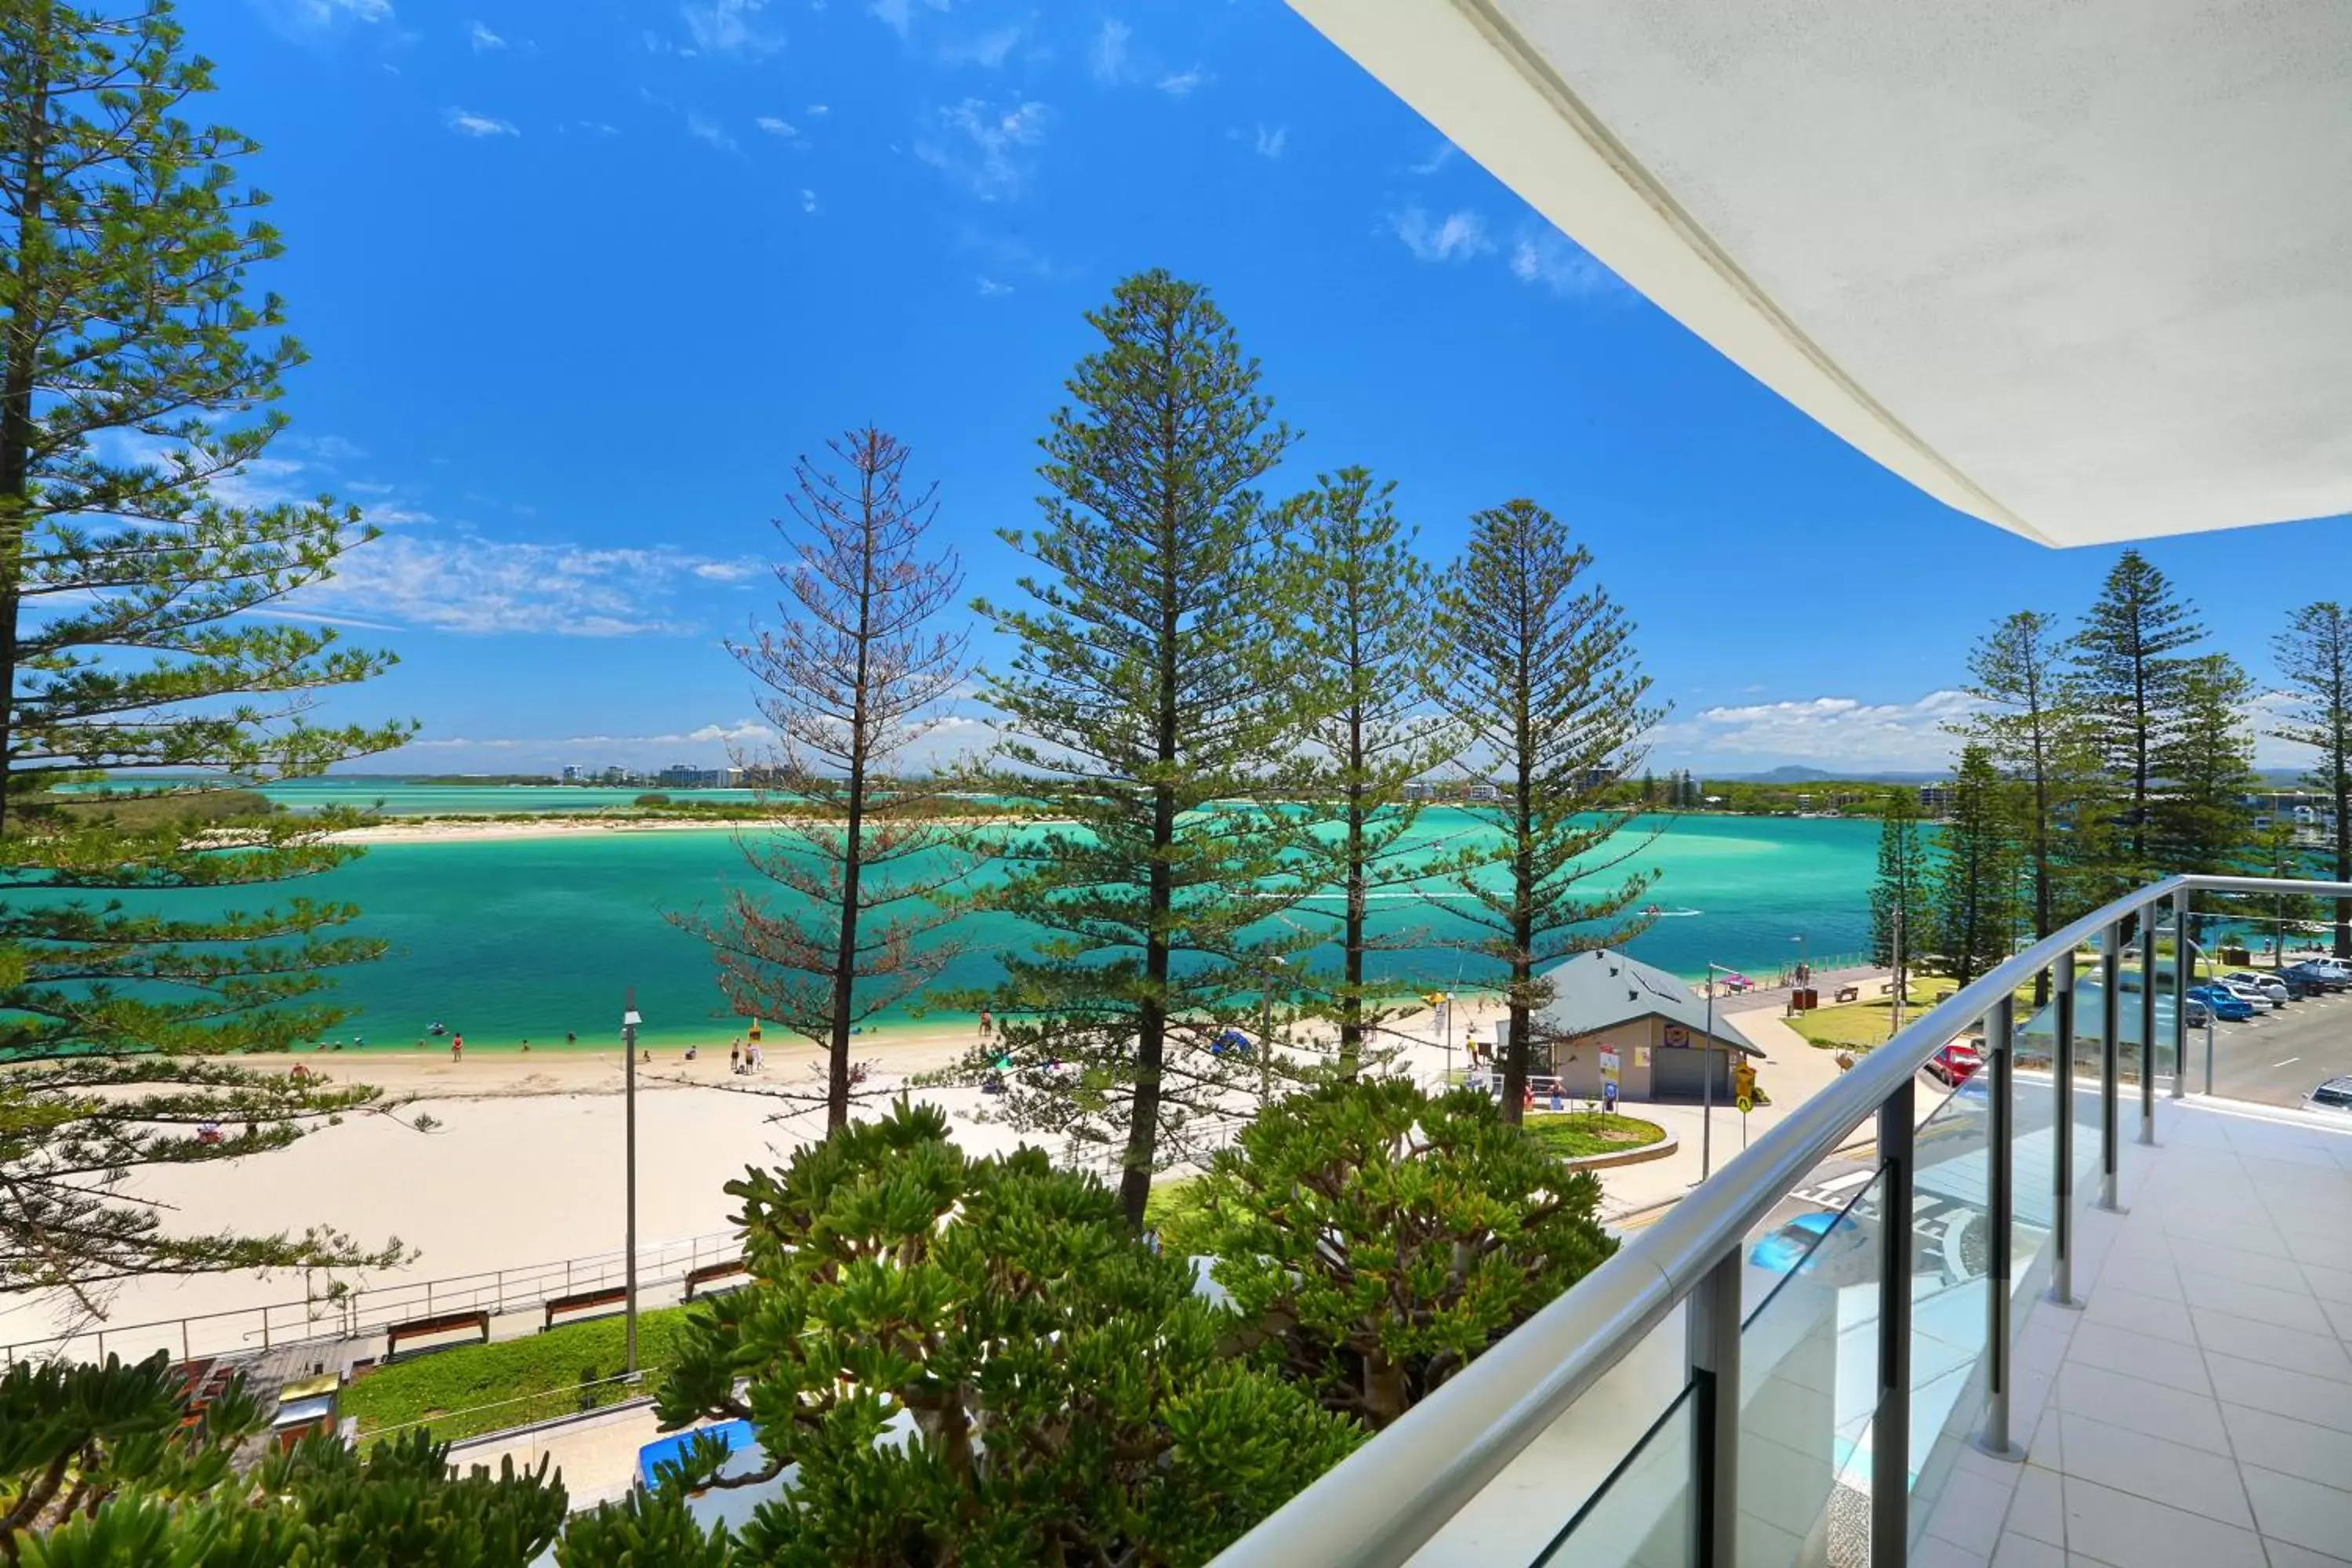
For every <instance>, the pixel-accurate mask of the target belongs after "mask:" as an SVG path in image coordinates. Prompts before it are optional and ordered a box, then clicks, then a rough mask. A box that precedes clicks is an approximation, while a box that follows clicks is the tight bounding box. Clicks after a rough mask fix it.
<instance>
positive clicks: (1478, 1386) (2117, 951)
mask: <svg viewBox="0 0 2352 1568" xmlns="http://www.w3.org/2000/svg"><path fill="white" fill-rule="evenodd" d="M2203 892H2210V893H2266V894H2305V895H2315V896H2318V897H2323V898H2330V899H2340V898H2352V885H2347V884H2338V883H2324V882H2285V881H2275V880H2269V879H2254V878H2241V877H2202V876H2189V877H2175V878H2172V879H2168V880H2166V881H2163V882H2159V883H2157V884H2155V885H2153V886H2151V887H2148V888H2145V889H2140V890H2139V891H2137V892H2135V893H2132V894H2130V895H2128V896H2126V897H2125V898H2122V899H2119V900H2116V901H2115V902H2114V903H2112V904H2109V905H2107V906H2106V907H2105V908H2104V909H2102V910H2097V911H2096V912H2095V913H2093V914H2090V915H2087V916H2085V917H2084V918H2083V919H2082V920H2079V921H2075V922H2074V924H2072V925H2070V926H2068V927H2067V928H2066V929H2064V930H2063V931H2058V932H2056V933H2054V934H2053V935H2052V936H2051V937H2049V938H2048V939H2046V940H2044V941H2042V942H2037V943H2035V944H2034V945H2033V946H2032V947H2031V948H2029V949H2028V950H2026V951H2025V952H2021V953H2020V954H2018V955H2017V956H2016V957H2014V958H2011V960H2009V961H2008V962H2007V963H2003V964H2001V965H2000V967H1999V968H1997V969H1995V970H1994V971H1992V972H1991V973H1989V974H1986V975H1985V976H1983V977H1982V978H1980V979H1979V980H1977V981H1975V982H1973V983H1972V984H1969V985H1967V986H1965V987H1963V988H1962V989H1961V990H1960V991H1959V992H1958V994H1955V995H1954V996H1953V997H1952V998H1951V999H1950V1000H1949V1001H1948V1002H1945V1003H1943V1004H1941V1005H1938V1006H1937V1007H1935V1008H1934V1009H1933V1010H1932V1011H1929V1012H1928V1013H1927V1014H1926V1015H1925V1016H1922V1017H1920V1018H1919V1019H1918V1020H1917V1021H1916V1022H1915V1023H1914V1024H1912V1025H1911V1026H1909V1027H1907V1028H1906V1029H1904V1030H1903V1031H1902V1032H1901V1033H1900V1034H1898V1035H1897V1036H1895V1038H1894V1039H1893V1040H1891V1041H1890V1042H1888V1043H1887V1044H1886V1045H1885V1046H1882V1047H1879V1048H1878V1049H1876V1050H1874V1051H1873V1052H1871V1053H1870V1054H1869V1055H1868V1056H1866V1057H1864V1058H1863V1059H1862V1060H1861V1062H1860V1063H1859V1064H1857V1065H1856V1066H1855V1067H1854V1068H1853V1070H1852V1071H1851V1072H1849V1073H1847V1074H1845V1075H1844V1076H1843V1077H1842V1078H1841V1079H1838V1080H1837V1081H1836V1082H1834V1083H1832V1084H1831V1085H1830V1086H1829V1087H1828V1088H1827V1089H1824V1090H1823V1091H1822V1092H1821V1093H1820V1094H1818V1095H1816V1096H1815V1097H1814V1098H1813V1099H1812V1100H1809V1101H1807V1102H1806V1103H1805V1104H1804V1105H1802V1106H1801V1107H1799V1108H1798V1109H1797V1110H1794V1111H1793V1112H1792V1113H1791V1114H1790V1116H1789V1117H1788V1118H1787V1119H1786V1120H1785V1121H1782V1122H1780V1125H1778V1126H1777V1127H1775V1128H1774V1129H1772V1131H1769V1132H1768V1133H1766V1134H1765V1135H1763V1136H1762V1137H1760V1138H1759V1139H1758V1140H1757V1142H1756V1143H1755V1144H1754V1146H1753V1147H1751V1148H1749V1149H1748V1151H1747V1152H1745V1153H1743V1154H1741V1155H1739V1156H1738V1158H1737V1159H1735V1160H1734V1161H1732V1163H1729V1164H1728V1165H1727V1166H1726V1167H1725V1168H1724V1169H1723V1170H1722V1171H1721V1172H1720V1173H1717V1175H1716V1176H1715V1177H1714V1179H1713V1180H1711V1181H1708V1182H1706V1183H1703V1184H1700V1185H1699V1186H1697V1187H1696V1188H1695V1189H1693V1191H1692V1192H1691V1194H1690V1195H1689V1196H1688V1197H1686V1198H1685V1199H1683V1200H1682V1201H1681V1202H1680V1203H1679V1204H1677V1205H1675V1207H1674V1208H1673V1209H1671V1210H1670V1211H1668V1212H1667V1213H1666V1215H1664V1217H1663V1218H1661V1219H1660V1220H1659V1221H1658V1222H1657V1223H1656V1224H1655V1225H1654V1226H1651V1227H1650V1228H1649V1229H1647V1230H1645V1231H1643V1232H1641V1233H1640V1234H1638V1235H1637V1236H1635V1237H1633V1238H1632V1239H1631V1240H1630V1241H1629V1242H1628V1243H1627V1245H1626V1246H1625V1247H1623V1248H1622V1250H1621V1251H1620V1252H1619V1253H1618V1254H1617V1255H1616V1256H1615V1257H1614V1258H1611V1259H1610V1260H1609V1262H1608V1263H1606V1264H1605V1265H1603V1266H1602V1267H1601V1268H1599V1269H1597V1270H1595V1271H1594V1272H1593V1273H1592V1274H1591V1276H1589V1277H1588V1278H1587V1279H1584V1280H1583V1281H1582V1282H1581V1283H1580V1284H1579V1285H1578V1286H1577V1287H1576V1288H1575V1289H1572V1290H1570V1291H1569V1292H1568V1293H1567V1294H1566V1295H1564V1296H1562V1297H1560V1298H1559V1300H1556V1301H1554V1302H1552V1303H1551V1304H1550V1305H1549V1306H1548V1307H1546V1308H1545V1309H1544V1310H1542V1311H1541V1312H1538V1314H1537V1315H1536V1316H1535V1317H1534V1318H1532V1319H1530V1320H1529V1321H1528V1322H1527V1323H1526V1324H1525V1325H1523V1326H1522V1327H1521V1328H1520V1329H1519V1330H1518V1331H1516V1332H1515V1333H1513V1334H1511V1335H1510V1336H1509V1337H1508V1338H1507V1339H1506V1340H1504V1341H1503V1342H1501V1343H1499V1344H1497V1345H1496V1346H1495V1347H1494V1348H1493V1349H1492V1350H1490V1351H1489V1352H1487V1353H1486V1355H1485V1356H1483V1357H1482V1358H1480V1359H1479V1360H1478V1361H1477V1362H1475V1363H1473V1364H1472V1365H1471V1366H1470V1367H1468V1368H1467V1369H1465V1371H1464V1372H1463V1373H1461V1374H1460V1375H1458V1376H1456V1377H1455V1378H1454V1379H1453V1380H1452V1381H1451V1382H1449V1383H1447V1384H1445V1385H1444V1387H1443V1388H1441V1389H1439V1390H1438V1391H1437V1392H1436V1393H1435V1394H1433V1395H1432V1396H1431V1397H1430V1398H1429V1399H1427V1400H1425V1401H1424V1402H1423V1404H1421V1405H1419V1406H1417V1407H1416V1408H1414V1409H1413V1410H1412V1411H1411V1412H1410V1413H1409V1414H1408V1415H1406V1416H1405V1417H1404V1418H1403V1419H1402V1421H1400V1422H1399V1423H1397V1425H1396V1426H1393V1427H1391V1428H1390V1429H1389V1430H1388V1431H1387V1432H1385V1433H1383V1434H1382V1435H1381V1436H1379V1437H1378V1438H1376V1439H1374V1440H1373V1441H1371V1442H1370V1443H1367V1444H1366V1445H1365V1446H1364V1447H1362V1448H1360V1450H1358V1451H1357V1453H1355V1454H1354V1455H1353V1456H1351V1457H1350V1458H1349V1459H1348V1460H1346V1461H1345V1462H1344V1463H1342V1464H1340V1465H1339V1466H1338V1467H1337V1468H1334V1469H1332V1470H1331V1471H1330V1472H1329V1473H1328V1474H1327V1475H1325V1476H1324V1477H1322V1478H1321V1479H1319V1480H1318V1481H1317V1482H1315V1484H1314V1485H1312V1486H1310V1487H1308V1488H1307V1489H1306V1490H1305V1491H1303V1492H1301V1493H1300V1494H1299V1495H1298V1496H1297V1497H1296V1498H1294V1499H1292V1500H1291V1501H1290V1502H1289V1503H1288V1504H1286V1506H1285V1507H1284V1508H1282V1509H1281V1510H1279V1511H1278V1512H1276V1514H1274V1515H1273V1516H1272V1517H1271V1518H1269V1519H1268V1520H1266V1521H1265V1522H1264V1523H1263V1524H1261V1525H1260V1526H1259V1527H1258V1528H1257V1529H1255V1531H1251V1532H1250V1533H1249V1534H1248V1535H1247V1536H1245V1537H1244V1538H1243V1539H1242V1540H1241V1541H1239V1542H1236V1543H1235V1544H1234V1546H1233V1547H1232V1548H1230V1549H1229V1550H1228V1551H1227V1552H1225V1553H1224V1554H1223V1556H1221V1557H1220V1558H1219V1559H1218V1560H1217V1561H1218V1563H1220V1564H1223V1565H1226V1568H1295V1565H1297V1564H1301V1563H1333V1564H1339V1563H1345V1564H1350V1565H1371V1568H1386V1565H1390V1564H1397V1563H1405V1562H1407V1561H1409V1560H1413V1559H1415V1558H1416V1555H1417V1554H1421V1555H1420V1559H1419V1560H1420V1561H1421V1562H1423V1563H1452V1562H1463V1563H1472V1562H1475V1563H1497V1564H1499V1563H1547V1562H1555V1561H1557V1562H1560V1563H1577V1564H1587V1563H1590V1564H1595V1565H1598V1564H1606V1563H1641V1564H1645V1565H1648V1564H1655V1565H1660V1568H1664V1565H1666V1564H1685V1563H1698V1564H1705V1565H1707V1568H1732V1565H1735V1564H1742V1565H1745V1568H1758V1565H1760V1564H1773V1565H1778V1564H1785V1563H1873V1564H1875V1565H1877V1568H1889V1565H1894V1564H1900V1563H1905V1562H1906V1561H1907V1560H1908V1556H1909V1553H1910V1551H1911V1550H1912V1546H1913V1543H1914V1542H1916V1541H1917V1540H1918V1539H1919V1538H1920V1536H1921V1534H1922V1532H1923V1531H1924V1528H1925V1522H1926V1521H1927V1517H1928V1515H1929V1513H1930V1512H1931V1511H1932V1510H1934V1508H1935V1507H1936V1506H1937V1502H1938V1501H1939V1500H1941V1498H1942V1496H1943V1493H1944V1491H1945V1489H1946V1484H1947V1482H1948V1480H1949V1479H1951V1477H1952V1476H1953V1475H1954V1473H1955V1461H1956V1460H1957V1459H1958V1456H1959V1454H1960V1453H1961V1452H1962V1451H1964V1450H1965V1449H1966V1448H1968V1447H1971V1446H1973V1447H1976V1448H1978V1449H1979V1450H1982V1451H1985V1452H1988V1453H1990V1454H1994V1455H1997V1456H2001V1457H2005V1458H2017V1457H2020V1440H2021V1439H2022V1438H2023V1437H2025V1436H2028V1434H2026V1433H2022V1432H2013V1431H2012V1430H2011V1393H2012V1384H2013V1381H2014V1364H2013V1363H2014V1357H2015V1354H2016V1348H2017V1340H2018V1335H2017V1331H2016V1326H2015V1323H2014V1321H2013V1312H2014V1310H2015V1309H2016V1307H2017V1306H2018V1305H2019V1304H2020V1303H2021V1301H2025V1300H2028V1299H2029V1298H2030V1296H2031V1295H2032V1293H2033V1292H2035V1291H2040V1292H2042V1295H2043V1297H2044V1298H2045V1299H2046V1300H2048V1301H2049V1302H2051V1303H2052V1304H2053V1306H2055V1307H2058V1308H2061V1309H2064V1308H2070V1307H2073V1306H2074V1305H2076V1303H2075V1301H2074V1277H2073V1265H2074V1251H2075V1239H2074V1235H2075V1230H2076V1223H2075V1222H2076V1215H2077V1210H2078V1206H2087V1205H2098V1206H2100V1207H2104V1208H2107V1209H2114V1208H2115V1206H2116V1196H2117V1186H2116V1182H2117V1171H2118V1168H2119V1164H2120V1158H2121V1152H2122V1149H2123V1147H2124V1143H2125V1140H2126V1138H2132V1139H2136V1140H2137V1141H2138V1142H2153V1141H2154V1138H2155V1129H2156V1118H2157V1100H2158V1096H2159V1093H2162V1094H2166V1095H2169V1096H2171V1097H2176V1098H2177V1097H2179V1095H2181V1093H2182V1092H2183V1084H2182V1079H2183V1078H2184V1076H2185V1075H2184V1074H2183V1073H2182V1071H2181V1070H2180V1068H2181V1065H2182V1063H2183V1062H2184V1059H2186V1060H2188V1061H2189V1062H2190V1064H2191V1070H2192V1071H2195V1070H2198V1069H2199V1068H2201V1066H2202V1063H2201V1061H2200V1060H2199V1059H2198V1058H2201V1056H2202V1054H2203V1053H2202V1052H2201V1051H2200V1052H2199V1053H2198V1057H2197V1058H2192V1057H2188V1056H2187V1055H2186V1049H2185V1048H2186V1047H2187V1046H2188V1044H2189V1042H2188V1039H2187V1030H2186V1027H2185V1025H2186V1019H2187V1009H2186V1007H2185V1005H2184V994H2185V991H2186V989H2187V987H2188V986H2189V984H2190V973H2191V970H2192V968H2193V965H2192V964H2191V963H2182V962H2179V957H2178V956H2177V955H2179V954H2180V953H2181V952H2182V951H2183V950H2182V946H2181V944H2180V943H2179V942H2177V941H2176V940H2175V935H2176V933H2178V932H2180V931H2188V930H2190V929H2191V928H2190V927H2189V920H2188V917H2189V903H2190V899H2191V896H2192V895H2193V894H2197V893H2203ZM2192 934H2193V933H2192ZM2086 947H2088V948H2090V949H2092V951H2091V952H2089V953H2087V954H2086V953H2085V952H2084V949H2085V948H2086ZM2192 956H2193V953H2192ZM2044 973H2046V974H2047V975H2048V977H2049V986H2048V994H2049V997H2050V1002H2049V1005H2048V1006H2047V1007H2046V1008H2044V1009H2042V1011H2041V1012H2039V1013H2037V1014H2035V1015H2034V1016H2032V1017H2030V1018H2027V1019H2026V1020H2025V1021H2024V1022H2023V1023H2022V1024H2021V1022H2020V1015H2021V1014H2022V1013H2025V1012H2028V1011H2030V1010H2031V1009H2030V1000H2029V1003H2025V1004H2021V1002H2020V1000H2019V995H2020V993H2021V991H2023V992H2025V993H2026V994H2027V996H2028V997H2029V999H2030V998H2031V996H2032V989H2031V988H2032V987H2033V986H2034V984H2035V982H2036V980H2037V977H2039V976H2042V975H2043V974H2044ZM1979 1027H1981V1030H1982V1037H1983V1046H1982V1049H1983V1056H1984V1067H1983V1068H1982V1069H1981V1070H1980V1071H1979V1072H1978V1073H1976V1074H1975V1075H1974V1076H1972V1077H1970V1078H1969V1079H1966V1080H1965V1081H1964V1082H1962V1083H1961V1084H1959V1085H1958V1087H1957V1088H1954V1089H1950V1090H1949V1092H1948V1093H1947V1094H1945V1095H1943V1096H1942V1098H1941V1099H1940V1101H1939V1103H1937V1104H1936V1105H1934V1106H1933V1107H1932V1108H1931V1109H1929V1108H1925V1107H1923V1105H1922V1104H1921V1101H1922V1099H1923V1091H1922V1087H1921V1077H1920V1075H1921V1070H1922V1069H1923V1068H1927V1067H1928V1065H1929V1062H1930V1060H1931V1058H1935V1057H1936V1056H1937V1052H1938V1051H1940V1050H1941V1049H1942V1047H1944V1046H1945V1045H1946V1044H1947V1043H1948V1042H1950V1041H1951V1040H1953V1039H1955V1038H1956V1037H1959V1036H1962V1035H1964V1034H1968V1033H1970V1032H1972V1031H1974V1030H1976V1029H1978V1028H1979ZM2159 1080H2164V1081H2163V1082H2162V1083H2161V1084H2160V1082H2159ZM1922 1109H1928V1114H1927V1115H1926V1116H1925V1117H1922V1116H1921V1115H1920V1114H1919V1113H1920V1111H1921V1110H1922Z"/></svg>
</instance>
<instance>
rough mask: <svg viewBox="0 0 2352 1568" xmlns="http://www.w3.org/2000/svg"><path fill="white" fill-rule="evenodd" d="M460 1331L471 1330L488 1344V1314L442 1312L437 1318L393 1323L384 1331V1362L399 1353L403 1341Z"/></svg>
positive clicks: (485, 1312)
mask: <svg viewBox="0 0 2352 1568" xmlns="http://www.w3.org/2000/svg"><path fill="white" fill-rule="evenodd" d="M460 1329H467V1330H471V1331H473V1332H475V1333H478V1334H479V1335H481V1336H482V1342H483V1343H484V1344H488V1343H489V1342H490V1314H489V1313H488V1311H487V1310H483V1311H474V1312H443V1313H441V1314H440V1315H439V1316H437V1317H432V1318H412V1319H410V1320H409V1321H407V1322H404V1323H394V1324H393V1325H392V1327H391V1328H390V1329H388V1330H386V1331H384V1341H383V1354H384V1359H385V1360H386V1361H389V1360H391V1359H392V1358H393V1357H394V1356H395V1355H398V1354H399V1353H400V1342H401V1341H403V1340H422V1339H429V1338H431V1337H432V1336H434V1335H436V1334H454V1333H456V1332H457V1331H458V1330H460Z"/></svg>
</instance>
